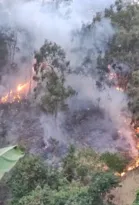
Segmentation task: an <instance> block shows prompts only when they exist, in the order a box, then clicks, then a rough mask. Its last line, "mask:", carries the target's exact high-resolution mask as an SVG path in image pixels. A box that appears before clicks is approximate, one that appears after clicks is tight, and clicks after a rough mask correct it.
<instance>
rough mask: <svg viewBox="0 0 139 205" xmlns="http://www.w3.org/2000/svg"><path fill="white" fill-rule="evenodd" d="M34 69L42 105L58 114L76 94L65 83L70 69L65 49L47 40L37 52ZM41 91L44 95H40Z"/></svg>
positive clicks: (37, 93)
mask: <svg viewBox="0 0 139 205" xmlns="http://www.w3.org/2000/svg"><path fill="white" fill-rule="evenodd" d="M35 58H36V64H35V65H34V70H35V72H36V76H34V77H33V79H34V80H35V81H36V82H37V87H36V88H35V96H36V98H37V97H38V96H39V97H40V98H41V106H42V108H43V109H45V110H46V111H47V112H50V113H52V114H55V116H56V114H57V111H58V110H63V109H65V108H66V107H67V104H66V100H67V99H68V98H69V97H70V96H72V95H74V94H75V91H74V90H73V89H72V87H71V86H66V85H65V74H67V73H68V71H69V62H67V61H66V56H65V52H64V50H63V49H62V48H61V47H60V46H58V45H57V44H56V43H52V42H48V41H47V40H46V41H45V43H44V45H43V46H42V47H41V48H40V51H39V52H38V53H36V54H35ZM40 93H42V95H41V96H40Z"/></svg>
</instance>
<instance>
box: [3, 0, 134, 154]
mask: <svg viewBox="0 0 139 205" xmlns="http://www.w3.org/2000/svg"><path fill="white" fill-rule="evenodd" d="M112 3H114V0H98V1H93V0H82V1H81V0H74V1H73V3H71V4H70V5H69V6H68V7H67V6H65V5H64V4H61V5H60V7H59V9H58V10H56V8H55V7H54V5H53V4H50V3H46V4H44V5H43V7H42V1H38V0H34V1H33V0H32V1H24V0H15V1H14V0H12V1H10V0H7V1H6V0H3V1H2V3H1V8H0V11H1V12H0V19H2V21H1V22H0V25H1V26H3V27H9V26H10V27H11V28H12V29H13V30H14V29H15V30H16V29H18V32H17V45H18V47H19V48H20V52H19V53H18V54H17V55H16V61H18V62H19V63H20V66H21V68H22V69H21V73H22V74H21V75H24V74H25V73H26V71H25V67H26V65H25V66H24V65H23V64H22V63H21V62H20V60H19V59H20V57H22V56H24V55H25V56H29V57H30V61H31V60H32V54H33V51H34V50H35V49H39V48H40V47H41V46H42V44H43V42H44V40H45V39H48V40H50V41H54V42H56V43H57V44H59V45H61V46H62V47H63V48H64V50H65V52H66V54H67V57H68V58H69V60H70V61H71V65H72V66H80V64H81V62H82V59H83V58H84V57H85V56H86V52H87V51H88V49H91V52H92V54H91V55H92V58H93V59H94V64H93V68H92V69H95V67H96V57H97V54H98V53H97V52H98V50H101V51H102V52H103V53H104V52H105V49H106V46H107V42H108V40H109V38H110V37H112V36H113V34H114V29H113V28H112V26H111V24H110V20H109V19H103V20H102V21H101V22H100V23H97V24H96V27H95V28H92V29H91V31H90V32H89V34H85V35H84V41H83V42H81V39H80V38H78V36H77V37H76V38H75V39H74V41H71V40H72V35H71V34H72V33H73V32H75V31H78V30H79V31H80V29H81V28H82V23H84V24H86V23H90V22H91V21H92V18H93V15H94V14H95V13H96V12H97V11H102V10H103V9H104V8H105V7H108V6H109V5H110V4H112ZM21 30H23V31H26V32H27V33H28V36H26V34H25V33H23V32H21ZM25 43H26V44H25ZM81 44H82V45H81ZM80 47H82V48H83V49H82V50H80ZM76 48H79V52H73V50H74V49H76ZM28 67H29V68H30V64H29V66H28ZM67 83H69V84H70V85H72V86H73V88H75V89H76V90H77V91H78V95H77V96H76V97H75V98H73V99H70V100H69V115H68V117H69V119H66V116H63V114H61V113H59V115H58V119H57V121H58V124H57V127H56V126H55V124H54V123H53V122H54V120H53V118H52V117H51V116H49V117H48V116H46V115H43V116H42V117H41V123H42V126H43V128H44V133H45V135H44V139H45V141H46V142H47V141H48V139H49V138H50V137H54V138H56V139H58V140H61V141H62V142H63V141H65V143H66V142H67V141H70V142H71V141H77V143H78V142H80V140H81V139H80V138H79V136H80V135H83V137H84V139H86V140H84V141H85V143H88V144H91V145H92V147H94V148H95V149H96V150H99V151H106V150H111V151H115V150H116V149H117V147H118V146H123V147H124V146H127V144H128V145H130V147H131V150H132V151H133V153H135V152H136V150H135V148H134V147H135V146H134V141H133V140H132V135H131V133H130V131H131V130H130V129H129V128H128V127H127V125H125V124H124V119H123V118H122V117H120V115H121V111H122V110H123V108H124V109H127V99H126V96H125V95H124V94H123V93H121V92H118V91H116V90H115V89H111V88H108V87H106V89H105V90H104V91H103V92H99V91H98V90H97V88H96V86H95V79H93V77H84V76H80V75H78V76H77V75H74V76H73V75H72V76H69V77H68V78H67ZM99 98H100V102H99V109H100V110H101V109H103V110H104V118H103V117H102V116H101V115H97V114H93V113H92V116H91V117H89V118H87V121H85V122H83V124H82V123H81V124H80V123H79V124H80V125H77V126H76V127H73V126H71V124H72V122H71V121H72V118H73V115H74V112H77V116H78V114H79V113H78V111H79V112H80V110H87V109H88V108H89V109H90V110H92V106H94V105H95V107H96V106H98V99H99ZM90 112H91V111H90ZM95 115H96V116H95ZM94 116H95V118H94ZM66 120H67V122H68V120H69V121H70V123H69V124H70V125H69V128H68V129H70V130H71V132H69V133H68V131H67V128H65V127H67V126H66V123H65V122H66ZM61 126H62V128H61ZM64 126H65V127H64ZM100 127H101V129H100ZM114 129H124V132H125V129H126V133H125V135H124V137H122V138H121V139H118V141H116V142H113V140H112V137H111V135H112V133H113V130H114ZM83 131H84V132H83ZM86 135H87V136H86ZM71 136H72V137H71ZM76 136H77V137H76ZM74 137H75V138H76V139H74ZM123 138H124V139H125V138H127V139H126V142H123V141H122V140H123ZM127 147H128V146H127ZM129 149H130V148H129Z"/></svg>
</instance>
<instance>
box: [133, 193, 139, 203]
mask: <svg viewBox="0 0 139 205" xmlns="http://www.w3.org/2000/svg"><path fill="white" fill-rule="evenodd" d="M133 205H139V191H138V192H137V194H136V199H135V201H134V203H133Z"/></svg>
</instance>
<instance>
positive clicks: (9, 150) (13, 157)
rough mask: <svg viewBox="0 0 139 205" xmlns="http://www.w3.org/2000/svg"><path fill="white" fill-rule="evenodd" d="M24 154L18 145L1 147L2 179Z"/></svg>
mask: <svg viewBox="0 0 139 205" xmlns="http://www.w3.org/2000/svg"><path fill="white" fill-rule="evenodd" d="M23 156H24V153H23V152H22V151H21V150H20V149H19V147H18V146H16V145H15V146H10V147H5V148H1V149H0V179H1V178H2V177H3V175H4V174H5V173H6V172H8V171H10V169H12V168H13V167H14V165H15V164H16V163H17V161H18V160H19V159H20V158H22V157H23Z"/></svg>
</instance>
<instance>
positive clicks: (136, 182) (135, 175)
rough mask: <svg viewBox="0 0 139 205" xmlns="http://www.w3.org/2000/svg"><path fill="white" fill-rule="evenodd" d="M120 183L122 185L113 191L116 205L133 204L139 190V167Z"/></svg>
mask: <svg viewBox="0 0 139 205" xmlns="http://www.w3.org/2000/svg"><path fill="white" fill-rule="evenodd" d="M120 185H122V187H119V188H116V189H115V190H114V191H112V194H113V195H114V196H115V199H114V200H113V202H114V203H115V204H116V205H132V203H133V202H134V200H135V197H136V191H137V190H139V169H138V170H136V171H133V172H130V173H128V175H127V176H126V177H125V179H124V180H123V181H122V183H121V184H120Z"/></svg>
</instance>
